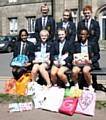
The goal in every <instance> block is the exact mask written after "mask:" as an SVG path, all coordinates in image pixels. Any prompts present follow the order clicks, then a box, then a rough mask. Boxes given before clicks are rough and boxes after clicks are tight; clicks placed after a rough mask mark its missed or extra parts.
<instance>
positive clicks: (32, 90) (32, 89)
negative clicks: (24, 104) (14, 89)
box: [26, 81, 42, 95]
mask: <svg viewBox="0 0 106 120" xmlns="http://www.w3.org/2000/svg"><path fill="white" fill-rule="evenodd" d="M40 90H42V86H41V85H40V84H38V83H37V82H34V81H32V82H28V86H27V90H26V95H35V94H36V93H38V91H40Z"/></svg>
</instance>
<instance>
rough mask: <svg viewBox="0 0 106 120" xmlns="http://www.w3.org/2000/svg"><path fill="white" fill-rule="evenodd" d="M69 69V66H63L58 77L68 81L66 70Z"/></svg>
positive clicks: (65, 81)
mask: <svg viewBox="0 0 106 120" xmlns="http://www.w3.org/2000/svg"><path fill="white" fill-rule="evenodd" d="M67 70H68V68H67V67H65V66H62V67H61V68H60V69H59V70H58V73H57V74H58V77H59V78H60V80H62V81H63V82H64V83H65V84H66V83H67V82H68V80H67V76H66V74H65V72H66V71H67Z"/></svg>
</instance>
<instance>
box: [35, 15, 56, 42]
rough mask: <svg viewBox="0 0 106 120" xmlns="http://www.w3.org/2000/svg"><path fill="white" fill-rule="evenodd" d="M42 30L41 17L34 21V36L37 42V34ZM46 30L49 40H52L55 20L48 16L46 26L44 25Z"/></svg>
mask: <svg viewBox="0 0 106 120" xmlns="http://www.w3.org/2000/svg"><path fill="white" fill-rule="evenodd" d="M42 29H43V27H42V17H40V18H38V19H36V24H35V34H36V38H37V41H38V40H39V33H40V31H41V30H42ZM46 30H48V31H49V34H50V35H49V40H52V39H54V35H55V20H54V19H53V18H52V17H50V16H48V19H47V24H46Z"/></svg>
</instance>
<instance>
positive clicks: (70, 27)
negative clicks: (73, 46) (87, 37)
mask: <svg viewBox="0 0 106 120" xmlns="http://www.w3.org/2000/svg"><path fill="white" fill-rule="evenodd" d="M60 28H64V29H65V30H66V33H67V34H66V37H67V40H70V42H71V43H73V42H74V41H75V37H76V26H75V23H74V22H73V18H72V14H71V11H70V10H69V9H65V10H64V12H63V19H62V20H61V21H60V22H58V23H57V27H56V29H57V30H58V29H60Z"/></svg>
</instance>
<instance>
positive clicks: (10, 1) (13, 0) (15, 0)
mask: <svg viewBox="0 0 106 120" xmlns="http://www.w3.org/2000/svg"><path fill="white" fill-rule="evenodd" d="M12 2H17V0H9V3H12Z"/></svg>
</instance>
